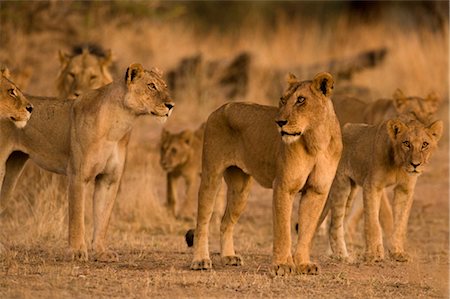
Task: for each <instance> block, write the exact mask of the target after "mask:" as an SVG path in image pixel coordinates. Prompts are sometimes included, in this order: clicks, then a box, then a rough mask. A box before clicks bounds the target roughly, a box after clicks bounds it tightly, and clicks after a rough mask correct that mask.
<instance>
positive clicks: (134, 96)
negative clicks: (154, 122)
mask: <svg viewBox="0 0 450 299" xmlns="http://www.w3.org/2000/svg"><path fill="white" fill-rule="evenodd" d="M125 82H126V85H127V89H128V90H127V95H126V96H125V106H127V107H128V108H129V109H130V110H132V111H133V112H134V113H135V114H136V115H143V114H151V115H153V116H155V117H157V119H158V120H160V121H162V122H164V121H166V120H167V118H168V117H169V116H170V114H171V113H172V108H173V107H174V105H175V104H174V103H173V101H172V99H171V98H170V95H169V91H168V89H167V84H166V83H165V82H164V80H163V79H162V76H161V73H160V72H159V71H158V70H156V69H152V70H150V71H147V70H144V69H143V67H142V65H140V64H132V65H130V67H128V69H127V71H126V74H125Z"/></svg>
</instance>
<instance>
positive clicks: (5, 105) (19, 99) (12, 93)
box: [0, 70, 33, 128]
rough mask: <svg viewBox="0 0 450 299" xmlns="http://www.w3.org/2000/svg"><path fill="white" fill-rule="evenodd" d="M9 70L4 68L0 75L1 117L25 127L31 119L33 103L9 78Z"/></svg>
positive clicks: (19, 126)
mask: <svg viewBox="0 0 450 299" xmlns="http://www.w3.org/2000/svg"><path fill="white" fill-rule="evenodd" d="M7 72H8V71H7V70H3V71H2V74H1V77H0V118H7V119H9V120H11V121H12V122H13V123H14V124H15V125H16V126H17V127H18V128H23V127H25V125H26V124H27V122H28V120H29V119H30V116H31V112H32V111H33V105H31V103H30V102H29V101H28V100H27V98H26V97H25V96H24V95H23V93H22V91H20V89H19V88H18V87H17V86H16V85H15V84H14V83H13V82H11V81H10V80H9V79H8V78H7Z"/></svg>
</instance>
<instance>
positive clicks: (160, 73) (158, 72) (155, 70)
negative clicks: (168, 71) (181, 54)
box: [150, 67, 163, 77]
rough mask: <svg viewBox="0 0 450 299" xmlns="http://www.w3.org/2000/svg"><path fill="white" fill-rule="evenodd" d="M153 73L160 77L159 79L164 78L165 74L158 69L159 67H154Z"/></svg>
mask: <svg viewBox="0 0 450 299" xmlns="http://www.w3.org/2000/svg"><path fill="white" fill-rule="evenodd" d="M150 71H151V72H152V73H155V74H156V75H158V76H159V77H162V76H163V72H162V71H161V70H160V69H158V68H157V67H152V69H151V70H150Z"/></svg>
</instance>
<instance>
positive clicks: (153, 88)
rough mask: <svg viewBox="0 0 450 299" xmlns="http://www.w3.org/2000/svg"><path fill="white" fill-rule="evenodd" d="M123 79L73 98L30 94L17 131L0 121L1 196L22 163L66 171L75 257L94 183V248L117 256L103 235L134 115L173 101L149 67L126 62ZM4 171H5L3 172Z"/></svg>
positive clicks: (81, 255)
mask: <svg viewBox="0 0 450 299" xmlns="http://www.w3.org/2000/svg"><path fill="white" fill-rule="evenodd" d="M124 75H125V76H124V78H123V79H121V80H116V81H114V82H112V83H110V84H108V85H106V86H104V87H102V88H99V89H96V90H92V91H90V92H88V93H85V94H83V95H82V96H81V97H79V98H78V99H76V100H75V101H72V100H58V99H55V98H43V97H30V98H31V99H32V101H33V103H34V105H35V109H34V110H35V111H34V113H33V117H32V118H31V119H30V121H29V124H28V125H27V126H26V127H25V128H24V129H21V130H18V129H16V128H14V127H13V126H12V125H11V124H9V123H1V124H0V134H1V138H0V165H1V167H2V171H0V174H1V177H0V182H3V186H1V187H2V188H1V201H4V200H5V198H7V197H8V195H9V194H10V193H11V191H12V190H13V188H14V186H15V184H16V181H17V178H18V176H19V175H20V173H21V171H22V169H23V166H24V164H25V162H26V161H27V160H28V159H31V160H33V162H35V163H36V164H37V165H39V166H40V167H42V168H44V169H46V170H49V171H52V172H55V173H60V174H66V175H67V176H68V182H69V195H68V197H69V246H70V252H71V253H72V256H73V258H76V259H80V260H87V258H88V255H87V248H86V244H85V240H84V234H85V228H84V202H85V199H86V197H87V195H86V189H87V186H88V185H89V184H94V186H95V188H94V197H93V214H94V217H93V223H94V234H93V241H92V242H93V244H92V245H93V250H94V253H95V258H96V259H97V260H101V261H113V260H117V255H116V254H115V253H113V252H110V251H108V250H107V249H106V245H105V237H106V231H107V227H108V222H109V218H110V215H111V211H112V208H113V204H114V201H115V198H116V195H117V190H118V188H119V184H120V180H121V177H122V173H123V169H124V163H125V157H126V153H127V144H128V141H129V138H130V133H131V129H132V127H133V124H134V122H135V120H136V119H137V118H138V117H139V116H141V115H153V116H156V117H158V118H160V119H163V120H165V119H166V118H167V117H168V116H169V115H170V113H171V112H172V108H173V106H174V104H173V102H172V100H171V98H170V97H169V93H168V91H167V86H166V84H165V83H164V81H163V80H162V78H161V74H159V73H158V72H157V71H155V70H151V71H147V70H144V69H143V67H142V66H141V65H140V64H132V65H130V66H129V67H128V68H127V70H126V72H125V74H124ZM3 175H4V178H3Z"/></svg>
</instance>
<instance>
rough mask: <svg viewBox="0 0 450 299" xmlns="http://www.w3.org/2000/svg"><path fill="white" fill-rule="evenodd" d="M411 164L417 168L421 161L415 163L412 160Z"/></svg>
mask: <svg viewBox="0 0 450 299" xmlns="http://www.w3.org/2000/svg"><path fill="white" fill-rule="evenodd" d="M411 165H412V166H413V167H414V168H416V167H417V166H419V165H420V163H417V164H416V163H413V162H411Z"/></svg>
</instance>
